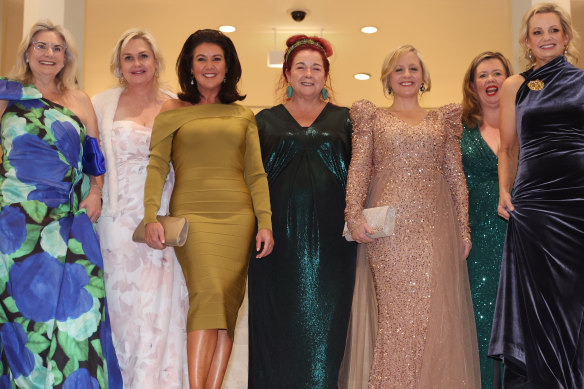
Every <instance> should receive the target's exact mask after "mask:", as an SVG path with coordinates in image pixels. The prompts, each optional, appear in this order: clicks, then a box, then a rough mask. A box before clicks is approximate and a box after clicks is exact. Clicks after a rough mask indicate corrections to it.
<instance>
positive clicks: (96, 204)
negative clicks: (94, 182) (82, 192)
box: [79, 186, 101, 223]
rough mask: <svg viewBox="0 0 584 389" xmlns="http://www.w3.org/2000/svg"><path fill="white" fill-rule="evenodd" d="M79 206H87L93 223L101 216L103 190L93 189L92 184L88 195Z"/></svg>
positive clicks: (87, 211)
mask: <svg viewBox="0 0 584 389" xmlns="http://www.w3.org/2000/svg"><path fill="white" fill-rule="evenodd" d="M79 208H80V209H81V208H85V212H86V213H87V216H89V219H90V220H91V222H92V223H95V221H96V220H97V219H98V218H99V217H100V216H101V191H100V190H93V186H92V188H91V189H90V190H89V194H88V195H87V197H85V198H84V199H83V201H81V203H79Z"/></svg>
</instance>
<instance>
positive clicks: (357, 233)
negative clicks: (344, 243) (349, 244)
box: [351, 223, 375, 243]
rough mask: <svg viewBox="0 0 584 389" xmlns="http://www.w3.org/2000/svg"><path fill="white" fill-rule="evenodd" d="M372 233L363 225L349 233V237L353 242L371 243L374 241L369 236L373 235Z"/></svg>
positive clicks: (366, 225)
mask: <svg viewBox="0 0 584 389" xmlns="http://www.w3.org/2000/svg"><path fill="white" fill-rule="evenodd" d="M373 232H374V231H373V230H372V229H371V227H369V225H368V224H367V223H363V224H361V225H359V226H357V227H355V228H354V229H353V231H351V236H352V237H353V240H354V241H355V242H357V243H371V242H373V241H375V239H373V238H372V237H370V236H369V235H371V234H373ZM367 234H369V235H367Z"/></svg>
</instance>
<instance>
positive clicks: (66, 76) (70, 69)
mask: <svg viewBox="0 0 584 389" xmlns="http://www.w3.org/2000/svg"><path fill="white" fill-rule="evenodd" d="M44 31H49V32H54V33H55V34H57V35H58V36H59V37H60V38H61V39H62V40H63V44H64V45H65V55H64V56H65V63H64V64H63V69H61V71H59V73H57V75H56V76H55V82H56V83H57V89H58V90H59V91H60V92H61V93H62V92H65V91H66V90H68V89H77V88H78V85H77V48H76V46H75V41H74V40H73V37H72V36H71V33H70V32H69V31H68V30H67V29H65V28H64V27H62V26H59V25H56V24H53V22H51V21H50V20H48V19H45V20H39V21H38V22H36V23H35V24H34V25H33V26H32V27H31V28H30V31H29V32H28V34H26V36H25V37H24V38H23V39H22V41H21V42H20V45H18V50H17V51H16V65H15V66H14V68H13V69H12V72H11V74H10V78H13V79H15V80H17V81H19V82H21V83H22V84H30V83H31V82H32V79H33V74H32V71H31V70H30V66H29V64H28V62H27V52H28V50H29V49H30V48H31V45H32V42H33V40H34V38H35V36H36V35H37V34H38V33H40V32H44Z"/></svg>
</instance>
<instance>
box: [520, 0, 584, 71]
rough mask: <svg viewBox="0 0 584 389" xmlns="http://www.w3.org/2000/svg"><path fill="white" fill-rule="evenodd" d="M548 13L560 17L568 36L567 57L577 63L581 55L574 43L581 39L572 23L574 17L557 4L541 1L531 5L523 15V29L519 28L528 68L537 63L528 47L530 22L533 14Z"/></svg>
mask: <svg viewBox="0 0 584 389" xmlns="http://www.w3.org/2000/svg"><path fill="white" fill-rule="evenodd" d="M547 13H554V14H556V15H558V17H559V18H560V24H561V25H562V30H564V34H565V35H566V36H567V37H568V45H567V46H566V48H565V50H566V53H565V56H566V59H567V60H568V61H570V62H571V63H576V62H578V58H579V57H580V53H579V52H578V49H577V48H576V45H575V44H574V41H576V40H578V39H579V35H578V32H577V31H576V30H575V29H574V27H573V25H572V18H571V17H570V15H569V14H568V13H567V12H566V11H564V9H563V8H562V7H560V6H559V5H557V4H554V3H540V4H536V5H534V6H533V7H531V9H530V10H529V11H527V13H526V14H525V15H524V16H523V20H522V22H521V29H520V30H519V44H520V45H521V48H522V49H523V57H524V58H525V59H526V60H527V67H528V68H530V67H532V66H533V65H534V64H535V58H533V55H530V54H531V53H530V50H529V48H527V39H528V38H529V22H530V21H531V18H532V17H533V15H535V14H547Z"/></svg>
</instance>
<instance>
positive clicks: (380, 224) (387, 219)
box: [343, 205, 395, 242]
mask: <svg viewBox="0 0 584 389" xmlns="http://www.w3.org/2000/svg"><path fill="white" fill-rule="evenodd" d="M363 216H365V221H367V224H368V225H369V227H371V229H372V230H373V234H370V235H368V236H369V237H370V238H384V237H386V236H390V235H392V234H393V229H394V228H395V208H393V207H390V206H388V205H386V206H383V207H375V208H366V209H364V210H363ZM343 236H344V237H345V239H347V240H348V241H349V242H352V241H354V239H353V237H352V236H351V233H350V232H349V229H348V228H347V223H345V228H343Z"/></svg>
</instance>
